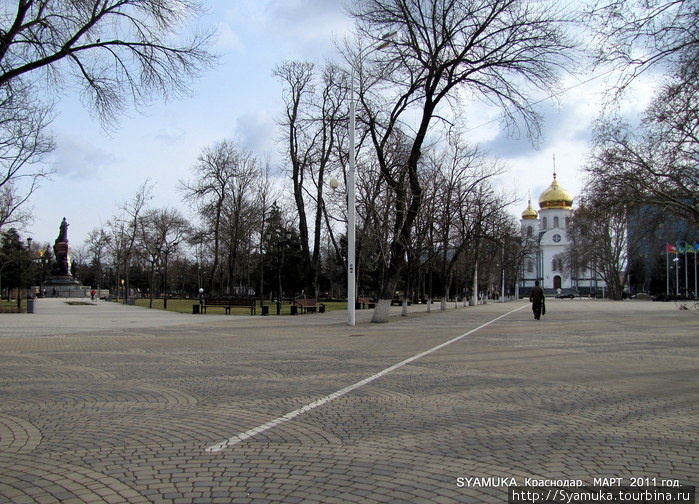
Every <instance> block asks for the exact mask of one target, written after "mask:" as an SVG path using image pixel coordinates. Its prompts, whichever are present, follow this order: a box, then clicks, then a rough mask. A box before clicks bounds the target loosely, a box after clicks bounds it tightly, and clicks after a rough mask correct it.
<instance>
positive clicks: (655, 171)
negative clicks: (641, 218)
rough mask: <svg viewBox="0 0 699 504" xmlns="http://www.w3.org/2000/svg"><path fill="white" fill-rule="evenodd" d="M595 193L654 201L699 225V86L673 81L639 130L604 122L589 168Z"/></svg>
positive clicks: (612, 199)
mask: <svg viewBox="0 0 699 504" xmlns="http://www.w3.org/2000/svg"><path fill="white" fill-rule="evenodd" d="M586 171H587V173H588V174H589V176H590V180H589V182H590V184H591V185H592V186H594V192H595V193H596V194H602V195H604V196H605V197H606V198H607V199H608V200H609V201H627V202H635V203H638V204H644V203H645V204H653V205H657V206H659V207H662V208H666V209H667V210H668V211H669V212H671V213H673V214H675V215H677V216H678V217H681V218H685V219H687V220H688V221H690V222H692V223H693V224H694V225H697V224H699V85H698V84H697V82H691V83H689V82H686V83H685V82H672V83H671V84H668V85H667V86H665V87H664V88H663V89H662V90H661V92H660V93H659V94H658V96H657V97H656V99H655V100H654V102H653V103H652V104H651V106H650V107H649V109H648V110H647V112H646V114H645V118H644V120H643V122H642V125H641V128H640V129H632V128H631V127H630V126H627V125H624V124H623V123H621V122H620V121H614V120H609V121H606V122H604V123H601V125H600V127H598V129H597V131H596V144H595V148H594V150H593V152H592V155H591V160H590V163H589V164H588V165H587V167H586Z"/></svg>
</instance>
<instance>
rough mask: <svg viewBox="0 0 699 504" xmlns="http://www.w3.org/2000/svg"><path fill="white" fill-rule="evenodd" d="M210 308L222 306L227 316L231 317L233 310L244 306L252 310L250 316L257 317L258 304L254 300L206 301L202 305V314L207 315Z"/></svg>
mask: <svg viewBox="0 0 699 504" xmlns="http://www.w3.org/2000/svg"><path fill="white" fill-rule="evenodd" d="M209 306H222V307H223V308H224V309H225V310H226V315H230V313H231V308H233V307H234V306H242V307H244V308H249V309H250V315H255V307H256V303H255V300H254V299H235V298H231V299H225V298H224V299H205V300H204V302H203V303H202V305H201V312H202V313H206V309H207V308H208V307H209Z"/></svg>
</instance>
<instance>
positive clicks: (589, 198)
mask: <svg viewBox="0 0 699 504" xmlns="http://www.w3.org/2000/svg"><path fill="white" fill-rule="evenodd" d="M597 196H599V195H597ZM631 212H632V206H630V205H628V204H612V205H609V204H607V203H606V202H605V201H603V200H600V199H597V198H595V195H594V194H589V193H588V195H583V196H582V197H581V198H580V199H579V201H578V208H577V209H576V210H575V213H574V216H573V219H571V225H570V226H569V228H568V231H567V233H568V236H569V238H570V240H571V245H570V246H569V247H572V248H574V252H575V254H574V255H572V254H568V255H566V257H564V258H562V259H563V260H564V261H565V259H566V258H568V257H571V256H573V257H575V259H576V263H575V264H570V263H566V264H567V266H568V267H572V268H574V269H578V270H579V269H589V270H591V271H593V272H595V273H597V274H598V275H599V276H600V277H601V278H602V279H603V280H604V281H605V283H606V284H607V288H608V292H609V297H610V298H611V299H616V300H619V299H622V296H623V292H624V286H625V285H626V279H627V277H628V273H629V268H630V266H631V261H630V258H631V257H633V256H634V255H635V253H636V252H637V251H638V245H639V242H636V243H634V242H632V241H630V240H629V237H630V235H629V233H628V224H629V218H630V215H631Z"/></svg>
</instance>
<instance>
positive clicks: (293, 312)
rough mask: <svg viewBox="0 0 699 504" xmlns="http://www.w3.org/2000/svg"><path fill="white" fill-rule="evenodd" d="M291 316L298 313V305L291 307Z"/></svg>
mask: <svg viewBox="0 0 699 504" xmlns="http://www.w3.org/2000/svg"><path fill="white" fill-rule="evenodd" d="M290 308H291V314H292V315H296V314H297V313H298V307H297V306H296V305H291V306H290Z"/></svg>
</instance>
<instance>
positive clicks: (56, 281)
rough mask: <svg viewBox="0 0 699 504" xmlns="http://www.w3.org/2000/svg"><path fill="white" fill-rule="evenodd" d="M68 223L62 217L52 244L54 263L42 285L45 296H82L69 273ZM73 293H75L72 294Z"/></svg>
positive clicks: (75, 281) (76, 281) (78, 284)
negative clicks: (44, 289)
mask: <svg viewBox="0 0 699 504" xmlns="http://www.w3.org/2000/svg"><path fill="white" fill-rule="evenodd" d="M68 225H69V224H68V222H67V221H66V218H65V217H63V221H62V222H61V226H60V228H59V231H58V238H56V241H55V242H54V244H53V253H54V257H55V261H56V262H55V263H54V264H53V267H52V268H51V274H50V276H49V279H48V281H47V282H45V283H44V285H45V286H46V287H48V290H47V294H48V295H49V296H56V295H58V296H68V297H70V296H71V295H73V296H75V295H76V294H78V293H79V294H80V295H82V294H83V289H81V286H80V282H79V281H78V280H76V279H75V278H73V274H72V273H71V271H70V243H69V242H68ZM73 291H75V293H73Z"/></svg>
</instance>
